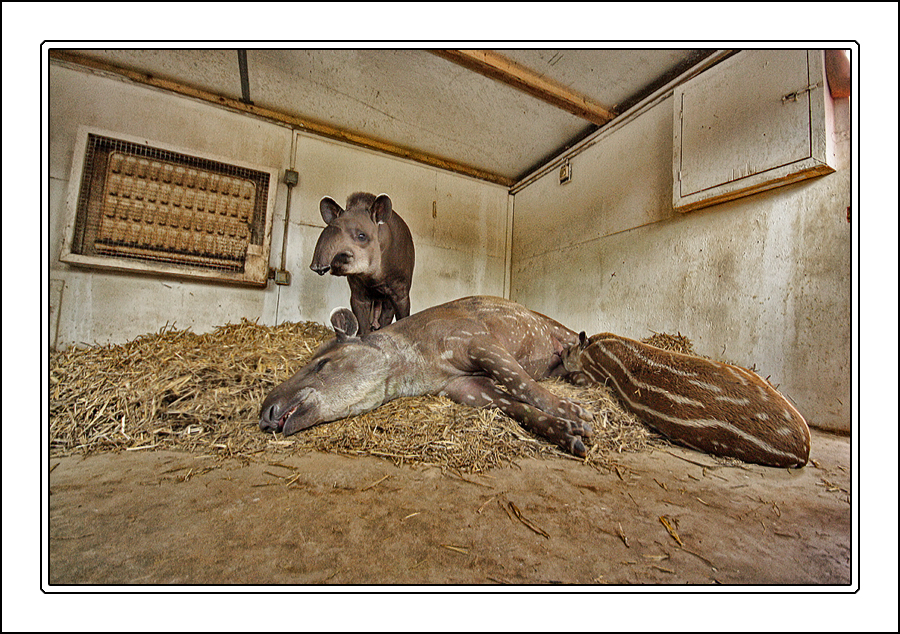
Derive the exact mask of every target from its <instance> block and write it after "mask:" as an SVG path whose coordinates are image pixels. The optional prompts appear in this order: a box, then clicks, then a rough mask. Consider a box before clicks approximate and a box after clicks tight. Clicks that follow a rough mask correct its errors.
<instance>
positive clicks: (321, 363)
mask: <svg viewBox="0 0 900 634" xmlns="http://www.w3.org/2000/svg"><path fill="white" fill-rule="evenodd" d="M326 363H328V359H321V360H320V361H319V362H318V363H317V364H316V372H319V371H320V370H321V369H322V368H324V367H325V364H326Z"/></svg>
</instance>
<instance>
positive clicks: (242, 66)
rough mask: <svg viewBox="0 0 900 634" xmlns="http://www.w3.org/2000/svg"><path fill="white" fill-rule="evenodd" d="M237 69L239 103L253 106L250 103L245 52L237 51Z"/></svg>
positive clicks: (244, 50) (243, 50)
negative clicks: (238, 74)
mask: <svg viewBox="0 0 900 634" xmlns="http://www.w3.org/2000/svg"><path fill="white" fill-rule="evenodd" d="M237 54H238V69H239V70H240V73H241V101H243V102H244V103H246V104H250V105H253V102H252V101H250V74H249V73H248V71H247V50H246V49H243V48H240V49H238V52H237Z"/></svg>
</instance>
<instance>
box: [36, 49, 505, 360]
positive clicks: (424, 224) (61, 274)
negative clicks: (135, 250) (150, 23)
mask: <svg viewBox="0 0 900 634" xmlns="http://www.w3.org/2000/svg"><path fill="white" fill-rule="evenodd" d="M81 125H85V126H91V127H95V128H100V129H104V130H108V131H111V132H119V133H121V134H123V135H131V136H137V137H143V138H146V139H149V140H152V141H155V142H158V143H160V144H165V145H171V146H175V147H177V148H182V149H183V151H184V152H186V153H191V152H196V153H198V154H209V155H212V156H216V157H221V158H223V159H225V160H228V159H229V158H231V159H233V160H235V161H241V162H246V163H250V164H255V165H259V166H262V167H268V168H275V169H277V170H278V173H279V174H283V173H284V170H285V169H287V168H289V167H291V166H293V167H294V169H296V170H297V171H298V172H299V173H300V182H299V185H298V186H296V187H295V188H294V191H293V194H292V200H291V213H290V216H291V217H290V225H289V229H288V246H287V258H286V266H287V268H288V270H289V271H290V272H291V274H292V283H291V285H290V286H276V285H275V284H274V283H271V282H270V284H269V286H268V288H265V289H258V288H250V287H240V286H232V285H227V284H217V283H209V282H201V281H189V280H182V279H176V278H171V277H163V276H148V275H139V274H126V273H115V272H105V271H102V270H100V269H84V268H76V267H71V266H68V265H66V264H63V263H61V262H60V261H59V255H60V250H61V248H62V245H63V242H64V240H66V239H67V238H68V236H66V235H64V229H65V222H66V213H65V212H66V196H67V193H68V189H69V182H68V181H69V178H70V171H71V165H72V158H73V154H74V141H75V136H76V133H77V130H78V127H79V126H81ZM48 138H49V147H48V149H49V152H48V162H49V176H50V179H49V185H48V191H49V198H48V203H49V216H50V220H49V223H48V224H49V226H48V233H49V245H48V246H49V249H48V255H49V278H50V279H49V295H50V330H51V332H50V333H49V340H50V344H51V346H56V347H66V346H68V345H71V344H81V343H85V344H92V343H108V342H113V343H117V342H123V341H126V340H129V339H132V338H134V337H135V336H138V335H141V334H145V333H148V332H154V331H156V330H158V329H160V328H162V327H164V326H165V325H166V323H169V324H172V323H173V322H174V323H175V324H176V327H179V328H191V329H192V330H193V331H194V332H205V331H208V330H211V329H212V328H214V327H215V326H218V325H221V324H225V323H229V322H237V321H240V319H241V318H247V319H251V320H256V319H258V320H259V322H260V323H263V324H275V323H280V322H283V321H296V320H313V321H320V322H323V321H326V320H327V318H328V315H329V313H330V311H331V309H332V308H334V307H335V306H338V305H344V306H347V305H349V296H350V293H349V289H348V286H347V282H346V280H345V279H343V278H337V277H333V276H326V277H322V278H320V277H319V276H317V275H316V274H314V273H313V272H312V271H310V270H309V268H308V267H309V262H310V260H311V258H312V251H313V248H314V246H315V242H316V239H317V238H318V235H319V232H320V231H321V228H322V227H323V226H324V223H323V222H322V219H321V217H320V216H319V213H318V202H319V200H320V199H321V198H322V196H325V195H330V196H332V197H334V198H335V199H337V200H338V201H340V202H341V203H343V202H344V201H345V200H346V197H347V196H348V195H349V194H351V193H352V192H354V191H370V192H373V193H376V194H378V193H382V192H385V193H388V194H389V195H390V196H391V198H392V200H393V202H394V208H395V209H396V210H398V211H399V213H400V214H401V216H403V218H404V220H406V222H407V224H408V225H409V226H410V229H411V231H412V234H413V239H414V241H415V244H416V250H417V263H416V270H415V274H414V278H413V288H412V293H411V300H412V308H413V310H414V311H415V310H420V309H422V308H424V307H426V306H430V305H433V304H437V303H441V302H443V301H447V300H449V299H453V298H455V297H459V296H461V295H468V294H482V293H483V294H495V295H502V294H504V292H505V288H504V284H505V279H506V275H507V270H506V269H507V265H506V263H505V255H506V250H505V249H506V243H507V220H506V219H507V208H508V203H509V194H508V192H507V190H506V188H503V187H500V186H496V185H490V184H486V183H483V182H480V181H476V180H473V179H469V178H466V177H462V176H457V175H454V174H449V173H445V172H442V171H440V170H436V169H433V168H429V167H425V166H422V165H419V164H415V163H412V162H408V161H404V160H400V159H395V158H391V157H386V156H382V155H379V154H376V153H373V152H369V151H366V150H361V149H358V148H355V147H352V146H347V145H342V144H339V143H334V142H330V141H325V140H322V139H320V138H317V137H312V136H307V135H303V134H298V133H296V132H294V131H293V130H291V129H289V128H287V127H284V126H280V125H275V124H272V123H268V122H265V121H261V120H259V119H256V118H253V117H248V116H244V115H240V114H236V113H232V112H229V111H227V110H224V109H221V108H217V107H215V106H211V105H209V104H206V103H201V102H198V101H194V100H191V99H187V98H183V97H179V96H175V95H172V94H168V93H165V92H163V91H158V90H154V89H149V88H146V87H143V86H137V85H133V84H131V83H129V82H126V81H122V80H119V79H113V78H107V77H104V76H100V75H97V74H93V73H89V72H84V71H81V70H78V69H73V68H68V67H65V66H63V65H60V64H57V63H51V64H50V71H49V133H48ZM292 148H293V149H292ZM292 153H293V155H294V156H293V160H292ZM286 200H287V188H286V186H284V185H283V184H281V183H280V182H279V183H278V189H277V197H276V206H275V218H274V223H273V230H272V250H271V255H270V265H271V266H274V267H279V266H280V261H281V245H282V236H283V226H284V214H285V204H286Z"/></svg>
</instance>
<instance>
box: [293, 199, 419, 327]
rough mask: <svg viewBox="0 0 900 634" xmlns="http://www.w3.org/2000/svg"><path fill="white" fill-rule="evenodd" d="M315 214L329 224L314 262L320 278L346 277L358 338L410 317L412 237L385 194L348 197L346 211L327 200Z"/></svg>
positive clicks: (322, 234)
mask: <svg viewBox="0 0 900 634" xmlns="http://www.w3.org/2000/svg"><path fill="white" fill-rule="evenodd" d="M319 212H320V213H321V214H322V219H323V220H324V221H325V224H326V225H327V226H326V227H325V228H324V229H323V230H322V233H321V234H320V235H319V240H318V241H317V242H316V249H315V251H314V252H313V258H312V263H311V264H310V265H309V268H311V269H312V270H313V271H315V272H316V273H318V274H319V275H325V273H328V272H329V271H330V272H331V274H332V275H343V276H346V277H347V282H348V283H349V285H350V308H351V309H352V310H353V314H354V315H355V316H356V319H357V321H358V322H359V331H360V333H361V334H367V333H369V332H371V331H373V330H378V329H379V328H384V327H385V326H387V325H388V324H390V323H391V322H392V321H393V320H394V317H395V316H396V318H397V319H398V320H400V319H403V318H404V317H408V316H409V289H410V287H411V286H412V274H413V267H414V266H415V260H416V256H415V249H414V247H413V240H412V234H411V233H410V231H409V227H407V226H406V223H405V222H403V219H402V218H401V217H400V216H399V215H397V213H396V212H395V211H394V209H393V204H392V203H391V199H390V198H389V197H388V196H387V195H386V194H381V195H380V196H377V197H376V196H374V195H372V194H366V193H363V192H357V193H355V194H351V196H350V197H349V198H348V199H347V208H346V209H342V208H341V206H340V205H339V204H337V203H336V202H335V201H334V200H333V199H331V198H329V197H327V196H326V197H325V198H323V199H322V200H321V202H320V203H319Z"/></svg>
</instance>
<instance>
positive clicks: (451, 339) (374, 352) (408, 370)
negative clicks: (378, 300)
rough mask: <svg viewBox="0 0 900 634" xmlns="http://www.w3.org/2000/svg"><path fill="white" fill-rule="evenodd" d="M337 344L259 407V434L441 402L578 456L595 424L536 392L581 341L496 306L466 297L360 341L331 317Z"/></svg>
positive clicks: (338, 314)
mask: <svg viewBox="0 0 900 634" xmlns="http://www.w3.org/2000/svg"><path fill="white" fill-rule="evenodd" d="M331 323H332V326H333V327H334V330H335V333H336V335H337V336H336V338H334V339H331V340H329V341H327V342H325V343H324V344H322V346H321V347H320V348H319V349H318V350H317V351H316V353H315V355H314V356H313V357H312V359H311V360H310V361H309V363H307V364H306V365H305V366H304V367H303V368H301V369H300V370H299V371H298V372H297V373H296V374H294V376H293V377H291V378H290V379H288V380H287V381H285V382H284V383H282V384H281V385H279V386H277V387H276V388H275V389H274V390H273V391H272V392H271V393H270V394H269V395H268V397H267V398H266V399H265V401H264V402H263V405H262V410H261V413H260V421H259V425H260V427H261V428H262V429H263V430H265V431H281V432H283V433H284V434H285V435H290V434H294V433H296V432H298V431H300V430H301V429H306V428H307V427H311V426H313V425H317V424H319V423H325V422H328V421H333V420H337V419H340V418H345V417H347V416H353V415H356V414H361V413H363V412H368V411H370V410H373V409H375V408H376V407H378V406H379V405H382V404H384V403H387V402H388V401H391V400H393V399H395V398H398V397H401V396H421V395H425V394H440V395H444V396H447V397H449V398H450V399H452V400H453V401H456V402H458V403H464V404H466V405H472V406H475V407H496V408H498V409H500V410H502V411H503V412H505V413H506V414H507V415H509V416H510V417H511V418H513V419H515V420H517V421H518V422H519V423H520V424H521V425H522V426H523V427H525V428H526V429H528V430H529V431H531V432H533V433H535V434H538V435H541V436H544V437H546V438H547V439H549V440H551V441H552V442H554V443H556V444H557V445H559V446H560V447H562V448H563V449H565V450H566V451H568V452H570V453H573V454H575V455H577V456H584V455H585V454H586V449H585V446H584V443H583V442H582V440H583V439H587V438H589V437H590V434H591V432H592V428H591V422H592V421H593V419H594V416H593V414H591V413H590V412H589V411H588V410H586V409H585V408H583V407H582V406H581V405H579V404H577V403H575V402H573V401H570V400H567V399H564V398H560V397H558V396H555V395H554V394H552V393H551V392H549V391H548V390H546V389H545V388H543V387H542V386H541V385H539V384H538V383H537V382H536V379H537V380H539V379H543V378H547V377H549V376H556V375H560V374H561V373H563V372H564V368H563V366H562V356H561V355H562V352H563V350H564V349H565V348H566V347H568V346H571V345H574V344H575V343H576V342H577V341H578V335H577V334H576V333H575V332H574V331H572V330H569V329H568V328H566V327H565V326H563V325H562V324H559V323H557V322H556V321H554V320H552V319H550V318H549V317H546V316H544V315H541V314H540V313H536V312H532V311H530V310H528V309H526V308H525V307H524V306H521V305H520V304H516V303H514V302H511V301H509V300H505V299H501V298H498V297H485V296H476V297H467V298H463V299H458V300H454V301H452V302H448V303H446V304H441V305H439V306H434V307H432V308H428V309H425V310H423V311H421V312H418V313H415V314H414V315H412V316H410V317H407V318H406V319H401V320H400V321H397V322H395V323H393V324H391V325H389V326H387V327H385V328H383V329H381V330H376V331H374V332H371V333H369V334H365V335H362V336H359V337H358V336H356V335H357V329H358V324H357V322H356V318H355V316H354V314H353V313H352V312H351V311H349V310H347V309H346V308H342V309H338V310H336V311H334V312H333V313H332V316H331Z"/></svg>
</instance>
